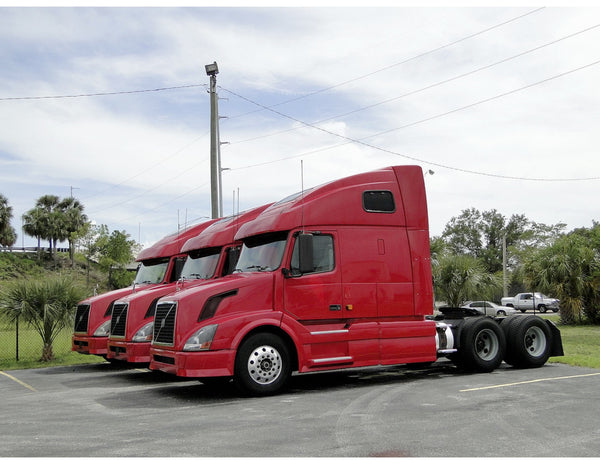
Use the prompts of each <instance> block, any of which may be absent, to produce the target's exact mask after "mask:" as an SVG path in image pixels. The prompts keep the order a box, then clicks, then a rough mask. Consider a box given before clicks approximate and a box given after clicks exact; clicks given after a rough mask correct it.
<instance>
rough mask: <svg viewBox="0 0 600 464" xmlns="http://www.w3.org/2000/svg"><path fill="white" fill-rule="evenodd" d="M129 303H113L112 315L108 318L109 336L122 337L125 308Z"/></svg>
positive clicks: (125, 319) (125, 323) (123, 334)
mask: <svg viewBox="0 0 600 464" xmlns="http://www.w3.org/2000/svg"><path fill="white" fill-rule="evenodd" d="M128 308H129V305H128V304H127V303H115V304H114V306H113V309H112V316H111V319H110V336H111V337H124V336H125V327H126V326H127V309H128Z"/></svg>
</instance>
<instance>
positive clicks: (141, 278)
mask: <svg viewBox="0 0 600 464" xmlns="http://www.w3.org/2000/svg"><path fill="white" fill-rule="evenodd" d="M208 225H210V223H208V224H207V223H202V224H198V225H196V226H192V227H190V228H188V229H186V230H184V231H180V232H177V233H175V234H171V235H168V236H166V237H164V238H162V239H160V240H159V241H158V242H156V243H155V244H154V245H152V246H151V247H148V248H146V249H144V250H142V251H141V252H140V253H139V255H138V257H137V258H136V261H137V262H139V267H138V270H137V273H136V276H135V279H134V281H133V285H132V286H130V287H125V288H121V289H118V290H113V291H111V292H106V293H102V294H101V295H94V296H92V297H90V298H87V299H85V300H83V301H81V302H79V303H78V304H77V311H76V313H75V325H74V329H73V336H72V339H71V350H72V351H76V352H79V353H82V354H91V355H98V356H103V357H105V358H106V357H107V343H108V335H109V332H110V320H111V314H112V309H113V305H114V303H115V301H116V300H118V299H119V298H122V297H124V296H125V295H129V294H131V293H135V292H137V291H140V290H142V289H148V288H152V287H155V286H161V285H164V284H167V283H170V282H174V281H176V280H177V279H178V278H179V275H180V273H181V269H182V268H183V264H184V262H185V257H186V256H187V255H186V254H185V253H182V252H181V247H182V246H183V245H184V244H185V243H186V242H187V240H188V239H190V238H191V237H195V236H196V235H198V234H199V233H200V232H202V231H203V230H204V229H205V228H206V227H208Z"/></svg>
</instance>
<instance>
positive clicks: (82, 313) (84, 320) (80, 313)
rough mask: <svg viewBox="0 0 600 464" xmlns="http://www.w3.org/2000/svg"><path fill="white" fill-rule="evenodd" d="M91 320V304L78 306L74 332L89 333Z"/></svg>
mask: <svg viewBox="0 0 600 464" xmlns="http://www.w3.org/2000/svg"><path fill="white" fill-rule="evenodd" d="M89 318H90V305H89V304H80V305H77V312H76V313H75V328H74V332H83V333H87V331H88V320H89Z"/></svg>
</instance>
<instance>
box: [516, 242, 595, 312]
mask: <svg viewBox="0 0 600 464" xmlns="http://www.w3.org/2000/svg"><path fill="white" fill-rule="evenodd" d="M599 268H600V263H599V262H598V256H597V253H596V252H595V250H594V249H593V248H592V247H591V246H590V243H589V241H587V240H586V239H585V238H584V237H582V236H580V235H576V234H573V235H565V236H563V237H560V238H559V239H557V240H556V241H555V242H554V243H553V244H552V245H550V246H548V247H546V248H543V249H541V250H538V251H537V252H535V253H532V254H531V255H530V256H529V257H528V258H527V259H526V261H525V262H524V264H523V270H524V273H525V279H526V281H527V283H528V284H529V285H530V288H532V289H535V290H540V291H542V292H545V293H548V294H549V295H551V296H553V297H555V298H558V299H559V300H560V319H561V322H562V323H564V324H573V323H575V322H576V319H577V318H578V319H579V320H581V316H582V313H583V312H584V311H585V309H586V308H585V304H584V303H585V301H586V299H588V298H589V295H590V294H595V292H596V282H595V276H597V273H598V270H599Z"/></svg>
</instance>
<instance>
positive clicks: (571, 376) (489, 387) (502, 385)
mask: <svg viewBox="0 0 600 464" xmlns="http://www.w3.org/2000/svg"><path fill="white" fill-rule="evenodd" d="M595 375H600V372H596V373H594V374H580V375H567V376H565V377H549V378H547V379H535V380H525V381H523V382H514V383H504V384H501V385H489V386H487V387H477V388H468V389H466V390H459V392H461V393H463V392H472V391H478V390H490V389H492V388H504V387H512V386H514V385H523V384H526V383H536V382H547V381H549V380H566V379H576V378H577V377H592V376H595Z"/></svg>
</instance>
